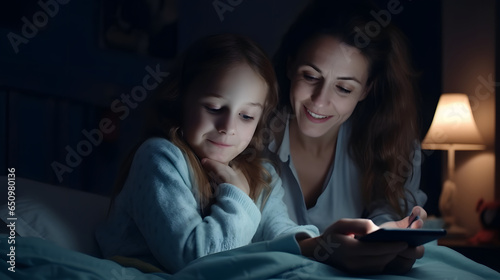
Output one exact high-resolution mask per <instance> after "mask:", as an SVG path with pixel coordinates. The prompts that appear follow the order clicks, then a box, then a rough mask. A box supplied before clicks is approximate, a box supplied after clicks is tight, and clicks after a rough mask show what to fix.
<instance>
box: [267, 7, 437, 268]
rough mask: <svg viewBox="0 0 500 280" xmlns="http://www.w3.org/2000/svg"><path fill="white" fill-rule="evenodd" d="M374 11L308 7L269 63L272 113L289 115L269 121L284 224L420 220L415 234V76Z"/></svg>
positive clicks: (399, 42) (407, 255) (418, 200)
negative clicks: (273, 82) (275, 96)
mask: <svg viewBox="0 0 500 280" xmlns="http://www.w3.org/2000/svg"><path fill="white" fill-rule="evenodd" d="M376 11H379V9H377V8H376V7H374V6H372V5H371V4H369V3H367V2H366V1H349V2H348V1H315V2H312V3H311V4H310V5H309V6H308V7H307V8H306V9H305V10H304V12H303V13H302V14H301V15H300V16H299V18H298V19H297V20H296V21H295V22H294V23H293V24H292V26H291V27H290V29H289V31H288V32H287V33H286V34H285V36H284V38H283V40H282V43H281V46H280V48H279V49H278V52H277V53H276V56H275V68H276V71H277V76H278V81H279V86H280V94H281V95H280V104H281V106H280V110H279V113H280V114H278V116H280V115H282V112H283V111H285V112H286V114H288V118H284V120H283V117H281V118H276V119H275V120H274V121H273V123H271V127H272V128H274V131H273V132H275V140H274V141H273V142H272V143H271V144H270V145H269V150H270V151H271V152H272V153H273V157H274V159H275V162H276V163H277V165H278V166H279V170H280V172H281V178H282V180H283V186H284V187H285V193H286V195H285V197H284V200H285V203H286V204H287V206H288V209H289V214H290V217H291V218H292V219H293V220H295V221H296V222H297V223H298V224H313V225H316V226H317V227H318V228H319V230H320V231H321V232H325V231H329V228H328V226H329V225H331V224H332V223H334V222H336V221H337V220H339V219H341V218H360V217H361V218H368V219H371V220H372V221H373V222H374V223H375V224H377V225H379V226H381V227H401V228H406V227H407V226H408V225H409V221H413V220H414V219H415V216H419V217H420V218H421V219H420V220H418V221H416V222H414V223H413V224H412V225H411V227H412V228H419V227H422V225H423V222H422V220H423V219H425V218H426V216H427V214H426V212H425V210H424V209H422V208H421V207H420V206H418V205H423V204H424V203H425V201H426V195H425V194H424V193H423V192H422V191H420V190H419V183H420V165H419V162H418V159H419V158H420V157H419V155H420V148H419V145H418V142H417V140H418V131H417V127H418V126H417V112H416V111H417V110H416V107H415V103H416V102H415V101H416V98H415V91H416V89H415V86H414V83H413V78H414V77H413V73H412V70H411V67H410V65H409V57H408V53H407V50H406V46H405V44H404V40H403V36H402V35H401V34H400V33H399V32H398V31H397V30H396V29H395V28H394V27H393V26H392V25H390V24H388V25H386V26H381V25H378V23H377V21H376V20H375V19H374V18H373V16H372V14H373V13H374V12H376ZM280 119H281V120H283V123H282V125H279V121H280ZM280 128H281V129H280ZM410 212H411V215H410V216H407V215H409V214H410ZM405 216H407V217H405ZM404 217H405V218H404ZM346 232H349V230H346ZM339 242H340V243H341V244H342V240H340V241H339ZM353 244H354V243H353ZM422 255H423V247H422V246H419V247H417V248H410V249H407V250H405V251H404V253H401V254H400V258H397V259H396V260H395V261H394V262H393V266H405V267H406V268H407V269H409V268H411V266H412V265H413V263H414V261H415V259H416V258H419V257H421V256H422ZM354 259H356V258H354Z"/></svg>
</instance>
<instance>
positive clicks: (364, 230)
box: [298, 219, 411, 274]
mask: <svg viewBox="0 0 500 280" xmlns="http://www.w3.org/2000/svg"><path fill="white" fill-rule="evenodd" d="M376 229H378V227H377V226H376V225H375V224H374V223H373V222H371V221H370V220H367V219H341V220H339V221H338V222H336V223H334V224H332V225H331V226H330V227H329V228H327V229H326V231H325V232H324V233H323V234H322V235H321V236H319V237H316V238H307V239H302V240H298V242H299V246H300V250H301V253H302V255H304V256H306V257H309V258H312V259H314V260H317V261H319V262H322V263H325V264H328V265H331V266H333V267H336V268H339V269H342V270H344V271H347V272H351V273H356V274H377V273H382V272H388V273H391V272H393V273H394V272H397V273H404V272H407V271H408V270H410V269H411V266H410V267H399V268H397V269H399V271H390V269H391V268H390V267H389V264H390V263H391V262H393V260H394V259H395V258H396V257H397V256H398V255H399V254H401V253H402V252H404V251H405V249H407V247H408V245H407V244H406V243H404V242H377V243H375V242H373V243H372V242H370V243H366V242H361V241H359V240H357V239H356V238H355V235H365V234H368V233H370V232H372V231H375V230H376Z"/></svg>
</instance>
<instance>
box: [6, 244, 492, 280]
mask: <svg viewBox="0 0 500 280" xmlns="http://www.w3.org/2000/svg"><path fill="white" fill-rule="evenodd" d="M283 238H286V237H283ZM283 238H278V239H275V240H272V241H265V242H259V243H254V244H250V245H248V246H244V247H240V248H237V249H233V250H229V251H225V252H221V253H217V254H212V255H209V256H205V257H203V258H200V259H197V260H195V261H193V262H191V263H190V264H189V265H188V266H187V267H185V268H184V269H182V270H181V271H179V272H177V273H175V274H168V273H144V272H141V271H140V270H138V269H135V268H132V267H124V266H121V265H119V264H118V263H116V262H113V261H111V260H106V259H100V258H96V257H92V256H90V255H86V254H83V253H79V252H76V251H73V250H69V249H65V248H62V247H58V246H57V245H55V244H54V243H52V242H49V241H46V240H43V239H40V238H33V237H16V239H15V245H12V244H8V236H6V235H2V236H0V258H1V259H2V261H1V262H0V279H30V280H37V279H72V280H73V279H77V280H80V279H81V280H84V279H106V280H139V279H145V280H165V279H304V280H305V279H331V278H332V277H335V279H388V280H391V279H443V280H445V279H447V280H459V279H467V280H474V279H500V273H498V272H496V271H494V270H492V269H490V268H488V267H486V266H484V265H481V264H479V263H476V262H474V261H472V260H470V259H468V258H466V257H465V256H463V255H461V254H459V253H458V252H456V251H454V250H452V249H449V248H447V247H443V246H438V245H436V244H432V243H429V244H426V245H425V250H426V252H425V256H424V257H423V258H422V259H419V260H417V262H416V263H415V265H414V267H413V269H412V270H411V271H410V272H409V273H407V274H405V275H369V276H365V275H352V274H346V273H344V272H342V271H340V270H337V269H335V268H333V267H330V266H328V265H324V264H321V263H319V262H316V261H313V260H310V259H308V258H305V257H303V256H301V255H295V254H292V253H289V250H287V248H285V247H284V246H287V244H288V243H287V242H283ZM11 246H14V247H13V248H11ZM12 249H14V250H12ZM12 259H14V262H15V263H13V262H12V261H11V260H12ZM13 265H14V266H13Z"/></svg>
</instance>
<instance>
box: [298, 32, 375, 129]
mask: <svg viewBox="0 0 500 280" xmlns="http://www.w3.org/2000/svg"><path fill="white" fill-rule="evenodd" d="M368 66H369V65H368V61H367V60H366V59H365V57H364V56H363V55H362V54H361V52H360V51H359V50H358V49H357V48H355V47H351V46H349V45H347V44H345V43H342V42H340V41H339V40H337V39H336V38H334V37H332V36H327V35H324V36H319V37H317V38H315V39H313V40H311V41H310V42H309V43H307V44H305V45H304V46H303V47H302V48H301V49H300V50H299V52H298V55H297V57H296V59H295V60H294V61H291V62H290V63H289V66H288V77H289V78H290V81H291V88H290V102H291V105H292V109H293V111H294V113H295V115H296V117H297V123H298V127H299V130H300V131H301V132H302V133H303V134H305V135H307V136H309V137H321V136H323V135H327V134H328V132H331V131H334V130H335V131H336V130H337V129H338V128H339V126H340V125H341V124H342V123H343V122H345V121H346V120H347V119H348V118H349V116H350V115H351V114H352V112H353V111H354V108H355V107H356V104H358V102H359V101H360V100H362V99H363V98H364V97H365V96H366V92H367V90H366V81H367V79H368Z"/></svg>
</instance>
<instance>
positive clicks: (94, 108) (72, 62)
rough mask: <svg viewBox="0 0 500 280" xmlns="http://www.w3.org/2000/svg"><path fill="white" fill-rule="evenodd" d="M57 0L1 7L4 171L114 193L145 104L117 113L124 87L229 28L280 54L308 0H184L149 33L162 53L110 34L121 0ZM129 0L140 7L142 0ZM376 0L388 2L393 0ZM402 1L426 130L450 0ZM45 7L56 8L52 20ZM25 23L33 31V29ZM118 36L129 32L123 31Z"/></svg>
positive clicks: (428, 166)
mask: <svg viewBox="0 0 500 280" xmlns="http://www.w3.org/2000/svg"><path fill="white" fill-rule="evenodd" d="M49 2H50V3H58V5H57V9H56V8H54V6H51V7H49V8H48V9H49V11H52V12H51V13H52V15H49V14H48V12H46V11H47V10H45V9H44V8H43V7H41V6H40V5H39V1H35V0H29V1H23V3H17V2H14V1H11V3H10V4H8V5H11V7H10V8H8V9H2V11H0V94H1V96H0V110H1V113H0V133H2V137H0V145H1V149H0V153H1V154H0V167H1V172H0V174H2V175H3V174H5V173H6V168H8V167H15V168H16V175H17V176H21V177H26V178H30V179H34V180H39V181H43V182H47V183H52V184H58V185H64V186H68V187H72V188H77V189H82V190H87V191H92V192H97V193H109V191H110V188H111V185H112V182H113V180H114V177H115V175H116V170H117V167H118V165H119V163H120V161H121V159H122V158H123V157H124V156H125V154H126V153H127V151H128V150H129V148H130V147H132V146H133V145H134V144H135V143H136V142H137V141H138V131H140V128H141V125H140V122H141V116H142V114H141V109H143V108H142V107H141V105H142V104H144V103H143V102H142V101H141V102H136V103H137V107H136V108H131V107H130V106H129V113H128V114H127V115H126V117H124V116H125V113H124V112H123V111H120V112H118V113H116V112H113V110H112V105H113V104H115V103H114V102H124V100H123V99H122V97H121V96H122V94H125V95H131V94H132V92H133V90H134V88H136V87H137V86H141V85H142V84H143V79H144V77H145V76H147V75H150V71H148V70H147V67H150V70H151V69H160V71H162V72H168V70H169V66H170V63H171V60H172V57H173V56H175V54H177V53H178V52H179V51H181V50H183V49H184V48H185V47H186V46H187V45H189V44H190V43H191V42H192V41H194V40H196V39H197V38H199V37H201V36H204V35H207V34H212V33H220V32H236V33H241V34H244V35H247V36H250V37H251V38H253V39H254V40H255V41H257V43H259V44H261V45H262V46H263V47H264V49H265V50H266V51H267V52H268V54H269V55H272V54H273V53H274V51H275V50H276V48H277V47H278V44H279V41H280V38H281V36H282V34H283V32H285V30H286V28H287V26H288V25H289V24H290V23H291V22H292V20H293V19H294V17H295V16H296V15H297V13H298V12H299V11H300V10H301V9H302V7H303V6H304V5H305V3H307V0H293V1H287V0H275V1H266V0H254V1H244V0H240V1H234V0H233V1H227V0H220V1H203V0H196V1H179V2H180V3H178V5H177V11H178V12H177V17H175V16H172V15H170V16H171V17H172V18H173V19H172V21H171V22H170V23H169V24H167V25H165V28H164V29H163V32H164V33H162V34H163V35H162V36H164V37H162V38H168V40H167V39H164V40H163V41H162V40H159V39H158V37H161V36H153V35H151V36H150V37H149V38H150V42H155V43H154V44H160V45H162V46H165V49H167V50H168V52H166V54H165V55H163V56H161V55H158V51H157V50H155V49H154V48H152V47H151V46H150V47H149V48H145V47H143V46H142V45H140V44H138V45H139V47H137V49H135V50H131V49H133V48H132V47H131V45H134V44H129V45H126V46H116V44H114V43H113V42H114V41H113V40H107V39H106V35H105V34H106V32H104V31H103V30H108V31H109V29H107V27H109V26H110V25H111V23H110V22H113V17H109V16H105V15H106V14H107V13H106V12H107V11H109V10H110V7H112V6H113V5H114V4H116V3H117V2H120V1H118V0H114V1H62V0H60V2H56V1H55V0H53V1H49V0H46V1H45V3H49ZM66 2H67V3H66ZM124 2H127V3H128V5H132V7H133V5H136V4H134V3H139V2H140V1H124ZM165 2H170V1H165ZM376 2H378V3H379V6H380V8H381V9H385V8H386V7H387V3H388V2H389V1H380V0H377V1H376ZM62 3H66V4H62ZM400 4H401V6H402V7H404V9H403V11H402V12H401V13H399V14H397V15H393V16H392V17H391V21H393V22H394V23H396V24H397V25H398V26H400V28H401V29H402V30H403V31H404V33H405V34H406V35H407V37H408V39H409V42H410V47H411V51H412V55H413V61H414V65H415V68H416V70H418V72H419V73H420V78H419V85H420V89H421V90H422V98H421V102H420V104H418V106H419V108H420V109H421V112H422V114H421V116H422V137H423V135H424V134H425V132H426V131H427V129H428V127H429V125H430V121H431V120H432V115H433V112H434V109H435V106H436V104H437V99H438V97H439V95H440V93H441V92H440V91H441V65H440V63H441V57H440V56H441V41H440V38H441V33H440V32H441V5H440V2H439V1H431V0H427V1H409V0H408V1H400ZM56 10H57V11H56ZM103 11H104V12H103ZM135 11H136V12H135V13H133V14H132V15H140V14H141V10H140V9H138V8H137V7H136V8H135ZM43 13H45V14H47V16H46V17H47V20H45V22H44V18H43V15H42V14H43ZM35 15H42V16H41V17H39V18H38V19H35V20H38V21H39V22H38V23H39V25H40V26H41V27H39V28H38V27H37V28H36V29H37V30H36V32H35V31H34V30H29V27H25V25H26V23H25V20H23V18H26V19H27V20H28V21H30V22H31V23H32V24H34V16H35ZM129 16H130V15H129ZM127 19H129V20H130V22H133V23H135V24H137V26H136V27H137V28H136V29H132V28H129V30H128V31H127V32H128V33H127V34H128V35H130V34H135V33H134V32H136V31H137V29H140V28H139V27H141V26H139V25H140V23H141V21H140V20H139V21H138V20H137V18H130V17H129V18H127ZM42 23H44V24H42ZM35 27H36V26H35ZM23 28H24V29H23ZM141 28H142V27H141ZM23 30H24V31H31V33H30V34H28V33H29V32H28V33H27V34H28V36H24V35H23ZM134 30H135V31H134ZM12 33H15V34H17V35H19V36H22V37H24V38H25V39H26V40H25V41H24V42H23V43H19V44H18V45H17V47H14V46H13V43H12V38H11V39H9V34H11V37H12V36H13V35H12ZM25 33H26V32H25ZM33 33H36V34H35V35H33ZM136 33H137V32H136ZM138 33H140V32H138ZM113 34H114V33H113ZM25 35H26V34H25ZM115 35H116V34H115ZM142 35H144V34H142ZM117 36H118V37H119V36H120V34H118V35H116V36H115V37H114V38H117ZM27 37H31V38H27ZM128 38H131V36H128ZM137 38H139V37H137ZM141 42H142V41H141ZM154 44H153V43H152V45H154ZM136 45H137V44H136ZM134 46H135V45H134ZM141 46H142V47H141ZM16 49H17V51H16ZM115 105H116V104H115ZM119 105H120V106H123V105H124V103H119ZM117 106H118V105H117ZM115 111H116V110H115ZM122 118H123V119H122ZM108 119H109V120H110V122H111V126H113V127H114V129H113V131H111V132H109V133H103V135H102V139H100V141H97V140H99V137H98V135H97V134H95V133H94V134H93V133H92V132H96V129H100V123H101V122H102V121H103V120H108ZM86 134H87V135H93V137H94V138H92V137H90V138H89V137H87V136H86ZM92 139H94V142H95V143H97V144H94V143H92ZM86 143H90V144H91V145H90V146H89V145H88V144H86ZM89 147H90V149H91V151H90V152H89V150H88V149H89ZM78 149H80V151H81V152H83V153H84V154H87V153H88V155H85V156H79V157H80V160H78V155H75V154H74V152H77V154H78V151H77V150H78ZM86 149H87V150H86ZM70 150H73V152H71V151H70ZM54 162H57V163H59V164H61V165H58V164H57V163H56V165H57V166H59V168H62V170H69V169H64V167H61V166H62V165H65V166H66V168H70V169H71V172H69V171H68V172H64V173H63V175H62V180H60V178H61V177H58V176H57V175H56V172H54ZM440 164H441V163H440V155H439V154H438V153H437V152H436V153H434V154H431V155H428V156H427V155H426V157H425V158H424V161H423V166H422V168H423V178H422V183H423V184H422V185H423V188H424V190H425V191H426V192H428V193H429V194H430V200H429V203H428V205H429V206H431V209H432V205H433V204H434V203H435V201H433V198H434V197H436V199H437V197H438V195H436V194H435V193H436V192H437V193H439V190H440V182H441V180H440V179H437V178H440V174H441V173H440V166H441V165H440ZM59 170H61V169H59ZM436 179H437V180H436ZM436 182H437V184H435V183H436ZM430 212H431V213H432V212H433V210H431V211H430Z"/></svg>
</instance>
